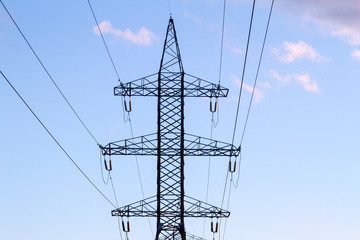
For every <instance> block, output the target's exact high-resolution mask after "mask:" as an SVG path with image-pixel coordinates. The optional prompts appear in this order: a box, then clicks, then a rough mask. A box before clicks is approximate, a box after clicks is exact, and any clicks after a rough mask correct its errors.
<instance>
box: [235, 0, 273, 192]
mask: <svg viewBox="0 0 360 240" xmlns="http://www.w3.org/2000/svg"><path fill="white" fill-rule="evenodd" d="M274 1H275V0H272V1H271V7H270V11H269V17H268V20H267V24H266V30H265V34H264V40H263V43H262V47H261V53H260V58H259V62H258V66H257V70H256V76H255V81H254V85H253V89H252V93H251V99H250V103H249V107H248V111H247V114H246V119H245V124H244V128H243V132H242V135H241V140H240V146H241V145H242V142H243V140H244V135H245V130H246V127H247V123H248V120H249V115H250V110H251V106H252V102H253V98H254V93H255V89H256V83H257V80H258V76H259V72H260V67H261V62H262V58H263V54H264V49H265V43H266V39H267V35H268V31H269V26H270V20H271V16H272V11H273V8H274ZM239 159H240V161H239V172H238V177H237V180H236V185H234V186H235V187H237V186H238V183H239V178H240V166H241V155H240V158H239Z"/></svg>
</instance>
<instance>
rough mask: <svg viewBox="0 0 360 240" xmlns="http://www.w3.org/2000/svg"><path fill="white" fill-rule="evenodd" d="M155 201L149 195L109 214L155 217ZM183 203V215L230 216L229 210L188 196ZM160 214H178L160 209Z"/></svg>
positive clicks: (197, 216) (177, 212) (177, 213)
mask: <svg viewBox="0 0 360 240" xmlns="http://www.w3.org/2000/svg"><path fill="white" fill-rule="evenodd" d="M169 201H170V200H169ZM156 202H157V198H156V196H153V197H149V198H146V199H144V200H141V201H138V202H135V203H132V204H129V205H126V206H124V207H121V208H118V209H114V210H112V211H111V215H112V216H118V217H157V210H156ZM184 204H185V209H184V210H185V211H184V217H195V218H199V217H202V218H204V217H206V218H228V217H229V216H230V212H229V211H226V210H224V209H221V208H218V207H215V206H213V205H210V204H208V203H205V202H202V201H199V200H196V199H194V198H191V197H188V196H185V198H184ZM179 207H180V206H179ZM160 214H161V215H163V216H179V211H174V210H170V211H162V212H160Z"/></svg>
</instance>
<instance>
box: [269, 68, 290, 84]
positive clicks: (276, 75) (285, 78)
mask: <svg viewBox="0 0 360 240" xmlns="http://www.w3.org/2000/svg"><path fill="white" fill-rule="evenodd" d="M270 76H271V77H272V78H275V79H276V80H279V81H280V82H283V83H288V82H290V80H291V77H290V76H289V75H286V76H281V75H280V74H279V73H278V71H276V70H273V69H270Z"/></svg>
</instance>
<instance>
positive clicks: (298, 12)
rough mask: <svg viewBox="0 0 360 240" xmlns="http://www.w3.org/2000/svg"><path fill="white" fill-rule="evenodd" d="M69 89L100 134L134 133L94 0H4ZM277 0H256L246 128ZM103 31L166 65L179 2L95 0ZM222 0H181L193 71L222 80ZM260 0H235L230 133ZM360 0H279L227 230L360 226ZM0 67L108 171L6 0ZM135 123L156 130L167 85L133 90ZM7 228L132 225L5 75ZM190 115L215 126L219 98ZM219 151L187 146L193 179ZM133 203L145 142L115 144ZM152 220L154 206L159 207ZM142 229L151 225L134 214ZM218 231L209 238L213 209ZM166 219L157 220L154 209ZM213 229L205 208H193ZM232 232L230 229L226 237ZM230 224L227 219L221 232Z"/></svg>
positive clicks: (146, 63) (65, 139)
mask: <svg viewBox="0 0 360 240" xmlns="http://www.w3.org/2000/svg"><path fill="white" fill-rule="evenodd" d="M3 2H4V3H5V4H6V6H7V8H8V10H9V11H10V12H11V13H12V15H13V17H14V18H15V20H16V21H17V23H18V25H19V26H20V28H21V29H22V30H23V32H24V34H25V35H26V37H27V38H28V40H29V42H30V43H31V44H32V46H33V48H34V49H35V51H36V52H37V54H38V55H39V57H40V58H41V59H42V61H43V62H44V64H45V66H46V67H47V69H48V70H49V72H50V73H51V75H52V76H53V78H54V80H55V81H56V82H57V83H58V85H59V87H60V88H61V89H62V91H63V92H64V94H65V95H66V96H67V98H68V99H69V101H70V102H71V104H72V105H73V106H74V108H75V109H76V110H77V112H78V113H79V115H80V116H81V117H82V119H83V120H84V121H85V123H86V125H87V126H88V127H89V129H90V130H91V131H92V133H93V134H94V135H95V137H96V138H97V139H98V141H99V142H100V143H101V144H106V143H108V142H111V141H116V140H121V139H125V138H129V137H131V133H130V129H129V124H128V123H124V121H123V117H122V108H121V100H120V98H117V97H114V96H113V87H114V86H116V85H117V84H118V79H117V76H116V74H115V73H114V70H113V69H112V66H111V63H110V61H109V59H108V56H107V54H106V50H105V48H104V46H103V44H102V42H101V38H100V36H99V35H98V32H97V31H96V24H95V23H94V20H93V18H92V15H91V11H90V9H89V6H88V5H87V1H68V0H66V1H61V2H60V1H44V0H38V1H31V2H29V1H18V0H15V1H3ZM270 3H271V2H270V0H262V1H258V2H257V5H256V10H255V16H254V26H253V35H252V39H251V43H250V51H249V58H248V60H249V62H248V68H247V70H246V75H245V85H244V95H243V96H244V97H243V99H242V103H241V109H240V115H239V118H240V119H239V123H238V124H239V129H240V130H239V131H238V133H237V135H236V138H235V143H236V144H238V143H239V142H240V135H241V130H242V126H243V124H244V119H245V114H246V108H247V106H248V103H249V99H250V94H251V91H252V85H253V82H254V78H255V73H256V64H257V61H258V57H259V54H260V50H261V43H262V37H263V34H264V30H265V25H266V20H267V14H268V11H269V7H270ZM92 4H93V7H94V10H95V12H96V15H97V18H98V21H99V23H100V26H101V29H102V31H103V33H104V37H105V40H106V41H107V43H108V46H109V49H110V52H111V53H112V55H113V58H114V62H115V64H116V67H117V69H118V71H119V75H120V78H121V81H123V82H128V81H131V80H134V79H137V78H140V77H142V76H146V75H148V74H152V73H155V72H157V71H158V69H159V64H160V58H161V53H162V45H163V41H164V37H165V33H166V27H167V24H168V19H169V7H168V2H167V1H165V0H163V1H115V0H113V1H110V0H109V1H95V0H93V1H92ZM222 4H223V2H222V1H215V0H197V1H192V0H171V1H170V8H171V12H172V14H173V18H174V21H175V27H176V31H177V34H178V40H179V45H180V49H181V55H182V60H183V64H184V69H185V72H186V73H189V74H192V75H195V76H199V77H201V78H203V79H206V80H209V81H212V82H215V83H216V82H217V81H218V75H219V56H220V42H221V24H222V22H221V21H222ZM250 10H251V1H248V0H228V1H227V9H226V21H225V35H224V52H223V69H222V77H221V84H222V85H223V86H226V87H228V88H229V89H230V93H229V97H228V98H227V99H222V100H221V101H220V114H219V124H218V126H217V127H216V128H215V129H214V138H215V139H218V140H222V141H225V142H231V136H232V130H233V125H234V118H235V110H236V99H237V96H238V94H239V81H240V80H239V79H241V73H242V65H243V60H244V53H245V46H246V38H247V30H248V24H249V19H250ZM359 16H360V3H359V2H358V1H356V0H346V1H335V0H303V1H295V0H275V7H274V12H273V18H272V20H271V25H270V30H269V35H268V41H267V43H266V48H265V53H264V58H263V64H262V66H261V69H260V74H259V79H258V85H257V88H256V90H255V98H254V104H253V107H252V110H251V115H250V119H249V124H248V127H247V129H246V134H245V138H244V142H243V152H242V164H241V176H240V181H239V187H238V188H237V189H232V193H231V198H230V209H229V210H230V211H231V213H232V214H231V217H230V218H229V220H228V222H227V228H226V235H225V238H226V239H246V240H260V239H268V240H272V239H277V240H288V239H295V240H304V239H306V240H322V239H324V240H325V239H326V240H340V239H341V240H344V239H346V240H360V230H359V229H360V228H359V226H360V217H359V216H360V205H359V202H360V177H359V171H360V163H359V161H358V160H359V156H360V148H359V142H360V137H359V136H360V130H359V124H358V123H359V121H360V113H359V102H360V96H359V93H358V89H359V87H360V83H359V81H358V79H359V77H360V74H359V66H360V24H359V23H360V19H359V18H360V17H359ZM0 41H1V44H0V53H1V54H0V70H1V71H2V72H3V73H4V74H5V75H6V76H7V78H8V79H9V80H10V81H12V83H13V85H14V86H15V87H16V88H17V90H18V91H19V92H20V93H21V94H22V96H23V97H24V98H25V99H26V100H27V101H28V103H29V105H30V106H31V107H32V108H33V109H34V111H35V112H36V113H37V114H38V116H39V117H40V118H41V119H42V121H43V122H44V123H45V125H46V126H47V127H48V128H49V130H50V131H51V132H52V133H53V134H54V136H55V137H56V138H57V139H58V140H59V142H60V143H61V144H62V145H63V147H64V148H65V149H66V150H67V151H68V153H69V154H70V155H71V156H72V158H73V159H74V160H75V161H76V162H77V163H78V164H79V165H80V166H81V168H82V169H83V170H84V171H85V172H86V173H87V174H88V176H89V177H90V178H91V179H92V180H93V181H94V182H95V183H96V184H97V185H98V186H99V187H100V189H101V190H102V191H103V192H104V193H105V194H106V195H107V196H109V198H110V199H111V200H112V201H114V200H113V199H114V198H113V195H112V191H111V187H110V185H106V186H105V185H104V184H103V183H102V180H101V173H100V163H99V149H98V147H97V146H96V144H95V143H94V141H93V140H92V139H91V137H90V136H89V135H88V133H87V132H86V131H85V130H84V128H83V127H82V126H81V124H80V123H79V121H78V120H77V119H76V117H75V116H74V115H73V113H72V112H71V110H70V109H69V108H68V106H67V105H66V103H65V102H64V101H63V99H62V98H61V96H60V95H59V94H58V92H57V90H56V89H55V87H54V86H53V85H52V83H51V82H50V80H49V78H48V76H47V75H46V74H45V72H44V70H43V69H42V68H41V66H40V65H39V63H38V62H37V61H36V58H35V57H34V56H33V54H32V53H31V51H30V50H29V48H28V46H27V45H26V43H25V42H24V40H23V39H22V38H21V36H20V34H19V33H18V32H17V30H16V28H15V26H14V25H13V23H12V22H11V20H10V19H9V17H8V16H7V14H6V12H5V10H4V9H3V8H2V7H1V8H0ZM132 103H133V112H132V113H131V120H132V124H133V127H134V135H135V136H140V135H144V134H148V133H153V132H155V131H156V101H155V99H145V98H133V99H132ZM0 111H1V120H0V121H1V124H0V131H1V134H0V136H1V137H0V146H1V157H0V176H1V177H0V189H1V197H0V215H1V218H0V239H7V240H14V239H24V238H26V239H37V240H47V239H89V240H91V239H100V238H106V239H119V233H118V229H117V221H116V219H115V218H114V217H111V215H110V211H111V210H112V209H113V207H112V206H111V205H110V204H108V203H107V202H106V201H105V200H104V199H103V198H102V197H101V196H100V195H99V194H98V193H97V192H96V191H95V190H94V189H93V187H92V186H91V185H90V184H89V183H88V182H87V181H86V179H85V178H84V177H83V176H82V175H81V174H80V173H79V172H78V171H77V170H76V169H75V168H74V167H73V165H72V164H71V162H70V161H69V160H68V159H67V158H66V156H65V155H64V154H63V152H61V150H60V149H59V148H58V147H57V145H56V144H55V143H54V142H53V141H52V140H51V138H50V137H49V136H48V135H47V133H46V132H45V131H44V130H43V129H42V128H41V126H40V125H39V124H38V123H37V122H36V120H35V119H34V118H33V116H32V115H31V114H30V113H29V111H28V110H27V109H26V108H25V106H24V105H23V104H22V103H21V102H20V100H19V99H18V98H17V96H16V95H15V94H14V93H13V92H12V90H11V89H10V87H9V86H8V85H7V84H6V82H5V81H4V80H3V79H1V80H0ZM185 116H186V123H185V130H186V132H188V133H193V134H196V135H201V136H205V137H209V136H210V121H211V113H210V112H209V100H208V99H196V100H194V99H187V100H186V112H185ZM138 161H139V166H140V171H141V177H142V181H143V185H144V193H145V196H146V197H148V196H152V195H154V194H155V193H156V185H155V184H156V175H155V174H156V161H155V159H154V158H145V157H139V159H138ZM227 161H228V159H226V158H214V159H212V160H211V175H210V176H211V178H210V191H209V203H211V204H214V205H220V204H221V195H222V190H223V186H224V181H225V175H226V168H227ZM207 164H208V159H207V158H188V159H186V166H185V168H186V170H185V171H186V172H185V174H186V181H185V186H186V194H187V195H189V196H192V197H195V198H197V199H201V200H205V195H206V193H205V192H206V191H205V189H206V179H207V167H208V165H207ZM113 168H114V170H113V172H112V175H113V179H114V184H115V186H116V190H117V194H118V198H119V204H120V205H126V204H128V203H131V202H134V201H137V200H140V199H142V198H143V197H142V194H141V191H140V185H139V180H138V175H137V170H136V164H135V159H134V158H133V157H118V158H113ZM152 221H153V220H152ZM130 222H131V233H130V239H150V238H152V233H151V231H150V228H149V226H148V222H147V220H146V219H131V220H130ZM205 226H206V228H205V233H204V236H205V237H206V238H207V239H211V238H212V235H211V233H210V224H209V222H206V225H205ZM152 227H153V228H155V223H154V221H153V222H152ZM186 228H187V231H188V232H189V233H192V234H195V235H198V236H202V235H203V220H201V219H195V220H193V219H188V220H187V222H186ZM218 237H219V236H218V235H217V236H216V238H218ZM222 238H223V235H221V239H222Z"/></svg>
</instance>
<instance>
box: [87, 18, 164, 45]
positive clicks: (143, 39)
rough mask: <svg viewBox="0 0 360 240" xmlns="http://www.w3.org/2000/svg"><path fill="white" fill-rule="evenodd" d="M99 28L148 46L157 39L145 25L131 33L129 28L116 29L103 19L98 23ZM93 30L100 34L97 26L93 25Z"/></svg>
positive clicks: (126, 39)
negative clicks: (123, 29)
mask: <svg viewBox="0 0 360 240" xmlns="http://www.w3.org/2000/svg"><path fill="white" fill-rule="evenodd" d="M99 28H100V30H101V32H102V33H103V34H106V33H108V34H112V35H114V36H117V37H120V38H121V39H123V40H125V41H130V42H132V43H134V44H137V45H142V46H149V45H151V44H152V43H153V42H154V41H156V40H157V37H156V36H155V34H154V33H152V32H151V31H149V30H147V29H146V28H145V27H142V28H140V30H138V31H137V32H136V33H133V32H132V31H131V30H130V29H126V30H125V31H121V30H119V29H116V28H114V27H113V26H112V25H111V23H110V21H103V22H101V23H100V24H99ZM93 30H94V33H95V34H97V35H100V33H99V29H98V27H97V26H95V27H94V28H93Z"/></svg>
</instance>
